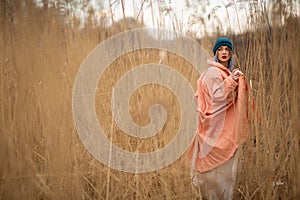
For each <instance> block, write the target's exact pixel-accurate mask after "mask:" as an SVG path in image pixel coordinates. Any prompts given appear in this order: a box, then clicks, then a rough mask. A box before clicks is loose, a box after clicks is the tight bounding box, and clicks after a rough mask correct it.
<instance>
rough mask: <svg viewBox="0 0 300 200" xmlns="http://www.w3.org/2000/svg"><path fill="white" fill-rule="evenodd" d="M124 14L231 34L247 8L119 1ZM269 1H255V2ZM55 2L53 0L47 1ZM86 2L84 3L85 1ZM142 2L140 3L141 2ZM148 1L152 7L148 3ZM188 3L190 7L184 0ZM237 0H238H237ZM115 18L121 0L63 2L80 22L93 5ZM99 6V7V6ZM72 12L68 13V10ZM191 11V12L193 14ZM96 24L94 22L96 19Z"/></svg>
mask: <svg viewBox="0 0 300 200" xmlns="http://www.w3.org/2000/svg"><path fill="white" fill-rule="evenodd" d="M123 1H124V7H125V16H126V17H134V18H135V19H138V20H141V19H142V18H141V17H142V16H143V19H144V23H145V25H146V26H147V27H155V28H157V27H159V28H167V29H171V30H174V28H175V31H182V32H184V33H185V32H187V31H188V30H190V31H191V32H192V33H195V34H196V36H197V37H201V36H203V34H204V30H205V31H206V32H208V33H210V34H211V33H215V32H217V30H218V29H219V30H220V32H221V33H226V31H228V30H231V31H232V32H234V33H239V32H242V31H243V30H245V29H246V26H247V20H248V19H249V15H250V11H249V6H248V2H249V1H243V3H235V2H238V1H237V0H123ZM270 1H271V0H259V1H257V2H258V4H259V5H262V4H263V3H267V4H268V2H270ZM35 2H36V3H37V5H39V6H42V4H43V2H42V0H35ZM50 2H53V3H54V4H55V2H58V1H57V0H52V1H49V3H50ZM87 2H88V3H87ZM143 2H145V3H144V4H143V6H142V3H143ZM150 2H152V3H153V4H152V7H151V6H150ZM187 2H189V4H190V6H187V5H186V3H187ZM239 2H240V1H239ZM110 3H112V5H113V6H112V13H113V16H114V19H115V20H118V19H122V17H123V12H122V4H121V0H90V1H81V0H73V1H70V2H69V3H68V5H67V7H68V8H67V9H70V10H72V11H73V15H74V16H75V15H76V16H77V17H79V18H80V19H81V21H82V22H84V16H86V13H87V11H88V9H89V7H93V8H94V10H95V11H96V15H97V14H98V15H97V16H98V17H101V16H102V14H103V13H105V14H106V16H107V18H108V19H110V16H109V15H110V14H111V12H110V6H109V4H110ZM293 4H294V13H295V14H297V15H298V16H299V14H300V1H299V0H295V1H294V2H293ZM99 5H101V7H100V6H99ZM141 8H142V9H141ZM71 13H72V12H71ZM193 14H194V15H193ZM96 23H97V22H96Z"/></svg>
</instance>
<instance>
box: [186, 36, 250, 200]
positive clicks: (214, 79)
mask: <svg viewBox="0 0 300 200" xmlns="http://www.w3.org/2000/svg"><path fill="white" fill-rule="evenodd" d="M233 52H234V47H233V45H232V42H231V40H230V39H228V38H218V39H217V40H216V42H215V45H214V47H213V53H214V59H213V60H208V65H209V67H208V68H207V69H206V70H205V71H204V72H203V73H202V75H201V76H200V78H199V80H198V89H197V92H196V95H195V97H196V102H197V111H198V112H199V115H198V129H197V132H196V134H195V137H194V139H193V141H192V144H191V147H190V150H189V156H190V159H191V176H192V181H193V183H194V185H195V186H200V187H201V189H203V191H204V192H205V194H206V195H207V197H208V198H209V199H210V198H213V199H231V198H232V195H233V189H234V184H235V177H236V172H237V163H238V153H237V152H238V151H237V150H238V148H239V145H240V144H241V142H243V141H244V140H245V136H246V133H247V108H248V105H246V104H245V103H246V101H245V100H246V99H247V98H246V97H247V94H248V85H247V82H246V80H245V77H244V75H243V73H242V72H241V71H240V70H239V69H235V70H233V71H231V70H232V69H233Z"/></svg>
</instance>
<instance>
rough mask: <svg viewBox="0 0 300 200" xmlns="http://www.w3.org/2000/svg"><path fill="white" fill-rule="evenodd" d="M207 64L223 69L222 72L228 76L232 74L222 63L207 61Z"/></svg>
mask: <svg viewBox="0 0 300 200" xmlns="http://www.w3.org/2000/svg"><path fill="white" fill-rule="evenodd" d="M207 64H208V65H210V66H214V67H217V68H219V69H221V70H222V71H224V72H226V73H227V74H231V71H230V70H229V69H227V68H226V67H224V66H223V65H222V64H221V63H219V62H216V61H213V60H207Z"/></svg>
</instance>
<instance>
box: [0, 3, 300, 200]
mask: <svg viewBox="0 0 300 200" xmlns="http://www.w3.org/2000/svg"><path fill="white" fill-rule="evenodd" d="M26 2H27V3H25V4H21V3H20V2H19V3H12V2H9V1H3V2H1V3H0V6H1V12H0V14H1V18H0V22H1V23H0V46H1V48H0V66H1V71H0V80H1V81H0V84H1V100H0V102H1V125H0V127H1V133H0V134H1V135H0V136H1V140H0V160H1V165H0V175H1V183H0V199H197V198H198V199H200V198H201V195H200V194H199V193H197V191H195V190H194V189H193V188H192V186H191V183H190V177H189V171H188V166H187V165H186V164H185V163H184V162H182V159H180V160H178V161H176V162H175V163H173V164H172V165H170V166H169V167H167V168H164V169H162V170H159V171H156V172H152V173H146V174H130V173H124V172H120V171H116V170H113V169H110V168H108V167H106V166H105V165H103V164H101V163H99V162H98V161H97V160H96V159H95V158H93V157H92V156H91V155H90V154H89V153H88V151H87V150H86V149H85V147H84V146H83V144H82V143H81V141H80V139H79V137H78V135H77V132H76V129H75V125H74V122H73V116H72V87H73V83H74V80H75V76H76V73H77V70H78V69H79V67H80V64H81V63H82V61H83V60H84V58H85V57H86V56H87V55H88V53H89V52H90V51H91V50H92V49H93V48H94V47H95V46H96V45H97V44H99V42H100V41H102V40H104V39H106V38H108V37H109V36H110V35H111V34H114V33H117V32H119V31H122V30H123V27H124V21H121V22H119V23H115V24H114V26H113V27H112V28H105V27H104V26H101V27H94V26H92V25H91V24H90V25H89V24H87V26H86V27H85V28H84V29H79V28H78V26H79V22H78V21H77V20H76V19H73V20H72V26H69V25H67V24H65V22H64V21H63V20H62V18H61V17H60V16H59V15H58V12H57V10H56V9H54V8H52V9H50V8H49V9H46V8H36V7H35V6H34V5H33V4H32V3H30V2H31V1H26ZM284 9H288V8H284ZM284 9H283V8H282V13H281V14H282V15H283V18H285V20H286V23H285V24H284V25H283V26H277V27H275V26H272V28H271V26H265V25H266V24H268V23H267V22H266V21H265V20H266V18H265V15H263V14H264V13H262V15H258V16H255V17H254V16H253V19H252V22H253V24H251V27H250V28H251V29H253V30H255V31H253V30H252V31H253V32H249V33H245V34H243V35H239V36H235V35H233V36H231V37H232V38H233V40H234V42H235V44H236V52H237V57H238V58H239V67H240V68H241V69H242V70H243V71H244V72H245V73H246V75H247V77H249V78H251V80H252V85H253V93H254V97H255V99H256V110H257V113H258V116H259V118H255V121H254V123H252V124H251V130H252V131H251V135H250V137H249V138H248V140H247V142H246V143H245V145H244V146H243V149H242V152H241V153H242V175H241V176H240V180H239V183H238V185H237V191H236V194H235V199H297V198H299V195H300V194H299V180H300V177H299V167H297V166H298V164H299V163H300V162H299V131H298V130H299V128H300V127H299V123H298V120H299V90H298V85H299V81H300V80H299V70H298V68H297V67H298V66H299V64H300V62H299V55H300V52H299V40H300V39H299V34H300V32H299V25H300V22H299V17H298V18H297V17H289V16H288V15H287V14H286V12H285V10H284ZM285 14H286V15H285ZM125 22H126V21H125ZM134 23H135V22H133V21H127V24H126V27H127V28H128V27H136V26H141V24H138V23H137V24H134ZM130 25H132V26H130ZM210 40H211V41H213V40H212V39H209V40H208V41H210ZM208 41H202V42H203V43H207V42H208ZM208 50H209V49H208ZM159 60H160V57H159V52H158V51H155V50H141V51H135V52H131V53H130V54H127V55H124V56H122V57H121V58H118V59H117V60H115V62H114V63H112V64H111V65H110V67H109V69H108V70H107V71H106V72H105V76H103V78H101V79H100V80H99V84H101V85H105V86H106V87H99V88H100V91H97V92H98V93H97V94H96V95H97V96H96V105H95V106H96V109H97V116H98V117H99V118H101V121H100V120H99V122H100V123H102V125H103V127H104V129H105V130H106V133H107V134H108V136H109V137H110V138H111V140H112V142H113V143H114V144H116V145H118V146H120V147H122V148H124V149H126V150H129V151H133V152H136V151H140V152H147V151H149V150H155V149H159V148H161V147H162V146H164V145H165V144H167V143H168V142H169V141H170V139H172V137H173V136H174V135H172V134H170V132H174V130H176V128H177V127H178V117H177V116H178V110H179V105H178V102H177V101H176V98H175V96H174V95H173V94H171V93H170V91H168V90H167V89H166V88H163V87H159V86H154V85H148V86H145V87H143V88H140V89H139V90H138V91H136V93H134V95H133V97H132V99H131V102H130V106H131V108H132V116H133V118H134V119H135V120H136V122H137V123H139V124H141V125H143V124H146V123H147V122H148V120H149V119H148V118H146V117H145V116H146V115H145V112H146V111H147V108H148V106H149V105H151V104H153V103H154V102H155V103H157V102H159V103H161V104H163V105H164V106H165V107H166V109H167V111H168V113H169V114H170V115H169V116H168V119H167V124H166V126H165V128H164V129H163V130H162V132H160V133H158V134H157V136H155V137H152V138H150V139H149V140H137V139H136V138H133V137H129V136H127V135H126V134H124V133H122V131H120V130H118V127H117V126H115V125H114V123H113V122H112V121H113V120H112V116H111V111H110V110H109V109H108V108H109V107H110V94H111V86H112V85H114V84H115V82H116V81H117V80H118V78H119V77H120V76H121V75H122V74H124V73H125V72H126V71H128V70H130V69H132V68H133V67H134V66H137V65H139V64H145V63H149V62H160V61H159ZM162 62H163V63H164V64H166V65H169V66H172V67H174V68H176V70H178V71H180V72H181V73H182V74H184V76H186V77H187V78H188V79H189V80H190V82H191V83H192V85H193V87H194V89H195V87H196V80H197V78H198V76H199V74H197V73H196V72H195V71H194V70H193V69H192V67H191V66H190V65H189V63H187V62H186V61H184V60H183V59H182V58H180V57H178V56H176V55H173V54H171V53H168V54H167V56H166V57H165V59H163V60H162ZM149 92H151V95H149V94H148V93H149ZM145 94H147V95H145ZM162 94H164V95H162ZM147 96H151V98H150V97H149V98H145V97H147ZM170 102H171V103H170ZM137 111H138V112H137ZM183 157H185V156H183ZM273 183H274V185H273Z"/></svg>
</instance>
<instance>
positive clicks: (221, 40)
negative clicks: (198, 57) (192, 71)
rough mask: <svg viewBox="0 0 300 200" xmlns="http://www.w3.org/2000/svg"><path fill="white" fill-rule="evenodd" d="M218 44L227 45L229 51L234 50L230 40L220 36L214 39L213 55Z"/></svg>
mask: <svg viewBox="0 0 300 200" xmlns="http://www.w3.org/2000/svg"><path fill="white" fill-rule="evenodd" d="M220 46H228V47H229V48H230V49H231V51H233V50H234V48H233V45H232V42H231V40H230V39H229V38H224V37H220V38H218V39H217V40H216V43H215V46H214V48H213V52H214V55H215V54H216V51H217V49H218V48H219V47H220Z"/></svg>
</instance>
